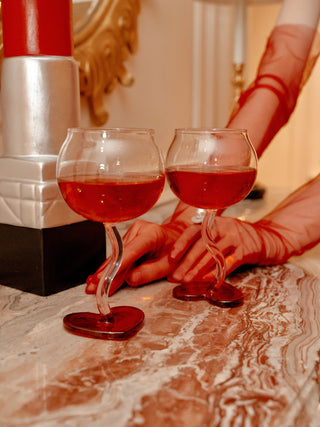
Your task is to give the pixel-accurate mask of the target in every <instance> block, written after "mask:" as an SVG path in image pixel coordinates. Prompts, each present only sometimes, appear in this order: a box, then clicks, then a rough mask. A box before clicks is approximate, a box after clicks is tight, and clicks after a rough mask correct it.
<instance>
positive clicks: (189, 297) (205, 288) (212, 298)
mask: <svg viewBox="0 0 320 427" xmlns="http://www.w3.org/2000/svg"><path fill="white" fill-rule="evenodd" d="M172 293H173V296H174V297H175V298H177V299H181V300H184V301H200V300H206V301H208V302H209V303H210V304H213V305H217V306H219V307H237V306H239V305H241V304H243V298H244V297H243V293H242V292H241V290H240V289H238V288H235V287H234V286H232V285H230V284H229V283H226V282H223V283H222V285H221V286H220V287H219V288H218V289H216V288H210V285H209V284H208V283H201V282H194V283H185V284H183V285H179V286H176V287H175V288H173V292H172Z"/></svg>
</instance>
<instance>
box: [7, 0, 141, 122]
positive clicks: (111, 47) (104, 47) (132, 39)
mask: <svg viewBox="0 0 320 427" xmlns="http://www.w3.org/2000/svg"><path fill="white" fill-rule="evenodd" d="M139 12H140V0H99V1H98V3H97V5H96V7H95V9H94V11H93V12H92V14H91V16H90V17H89V19H88V20H87V22H86V24H85V25H84V26H83V27H82V28H81V29H79V30H78V31H77V32H76V33H75V34H74V55H73V56H74V58H75V59H76V60H77V61H78V63H79V72H80V76H79V77H80V93H81V95H82V96H84V97H85V98H86V99H87V101H88V105H89V110H90V116H91V120H92V122H93V123H94V124H95V125H97V126H102V125H103V124H104V123H106V121H107V120H108V116H109V114H108V113H107V111H106V110H105V107H104V102H103V100H104V94H106V93H110V92H112V90H113V89H114V88H115V86H116V85H117V83H120V84H122V85H123V86H130V85H131V84H132V83H133V76H132V74H131V73H130V72H128V71H127V70H126V68H125V66H124V62H125V61H126V60H127V59H128V56H129V55H130V54H133V53H135V52H136V50H137V45H138V34H137V19H138V14H139ZM0 37H1V40H0V62H2V59H3V43H2V29H1V35H0Z"/></svg>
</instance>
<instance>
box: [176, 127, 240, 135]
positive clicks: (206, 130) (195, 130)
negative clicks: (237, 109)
mask: <svg viewBox="0 0 320 427" xmlns="http://www.w3.org/2000/svg"><path fill="white" fill-rule="evenodd" d="M175 133H194V134H197V133H205V134H215V133H248V130H247V129H242V128H240V129H236V128H207V127H203V128H201V127H200V128H194V127H190V128H177V129H175Z"/></svg>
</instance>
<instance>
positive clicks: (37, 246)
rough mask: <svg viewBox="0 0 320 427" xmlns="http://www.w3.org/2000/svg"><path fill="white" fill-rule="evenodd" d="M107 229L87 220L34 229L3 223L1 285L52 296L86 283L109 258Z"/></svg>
mask: <svg viewBox="0 0 320 427" xmlns="http://www.w3.org/2000/svg"><path fill="white" fill-rule="evenodd" d="M105 256H106V252H105V232H104V227H103V225H102V224H100V223H96V222H91V221H84V222H79V223H75V224H70V225H64V226H61V227H54V228H45V229H40V230H38V229H34V228H27V227H16V226H13V225H8V224H0V284H1V285H6V286H10V287H13V288H16V289H20V290H23V291H27V292H31V293H33V294H37V295H43V296H46V295H51V294H54V293H56V292H59V291H62V290H65V289H68V288H71V287H73V286H75V285H79V284H81V283H84V282H85V281H86V279H87V277H88V275H90V274H93V273H94V272H95V271H96V269H97V268H98V267H99V266H100V264H101V263H102V262H103V261H104V260H105Z"/></svg>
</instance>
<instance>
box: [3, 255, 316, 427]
mask: <svg viewBox="0 0 320 427" xmlns="http://www.w3.org/2000/svg"><path fill="white" fill-rule="evenodd" d="M316 259H318V270H316V268H315V265H316V263H315V262H313V261H312V260H316ZM310 260H311V261H312V262H311V265H312V267H313V270H312V271H308V268H306V266H308V265H310ZM228 280H229V281H230V282H232V283H233V284H234V285H236V286H241V288H242V289H243V291H244V294H245V302H244V304H243V305H242V306H241V307H236V308H232V309H222V308H219V307H215V306H213V305H210V304H208V303H207V302H205V301H199V302H184V301H178V300H176V299H174V298H173V297H172V288H173V286H174V284H172V283H169V282H167V281H164V280H163V281H159V282H157V283H153V284H150V285H147V286H143V287H140V288H137V289H130V288H127V287H124V288H123V289H121V290H120V291H119V292H117V293H116V294H115V295H113V296H112V298H111V305H120V304H121V305H126V304H130V305H135V306H137V307H139V308H141V309H142V310H143V311H144V312H145V316H146V318H145V323H144V327H143V328H142V329H141V330H140V331H139V332H138V334H137V335H136V336H134V337H133V338H131V339H130V340H128V341H103V340H93V339H88V338H83V337H79V336H75V335H72V334H70V333H68V332H67V331H65V330H64V329H63V326H62V318H63V316H64V315H65V314H67V313H70V312H71V311H82V310H94V311H96V307H95V299H94V297H93V296H91V295H86V294H85V292H84V285H81V286H78V287H76V288H73V289H69V290H66V291H64V292H61V293H59V294H55V295H51V296H50V297H39V296H36V295H31V294H27V293H23V292H21V291H18V290H15V289H10V288H8V287H5V286H0V313H1V315H0V342H1V346H0V360H1V365H0V366H1V367H0V425H1V426H5V427H13V426H25V427H29V426H30V427H31V426H32V427H53V426H58V425H59V426H60V425H61V426H72V427H73V426H77V427H84V426H90V427H91V426H93V427H95V426H107V427H134V426H135V427H137V426H142V427H149V426H152V427H158V426H159V427H160V426H163V425H165V426H167V427H177V426H179V427H180V426H188V427H189V426H190V427H207V426H208V427H218V426H219V427H231V426H232V427H240V426H243V427H284V426H288V427H289V426H290V427H292V426H297V427H318V426H319V425H320V412H319V409H318V406H319V397H320V386H319V384H320V382H319V380H320V358H319V355H320V340H319V336H320V248H319V247H317V248H315V250H313V251H310V252H309V253H307V254H305V255H304V256H302V257H299V258H298V259H292V260H290V262H289V263H287V264H285V265H281V266H274V267H261V268H252V269H248V270H243V271H241V272H237V273H236V274H233V275H231V276H230V277H229V279H228Z"/></svg>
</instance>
